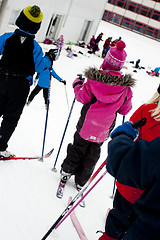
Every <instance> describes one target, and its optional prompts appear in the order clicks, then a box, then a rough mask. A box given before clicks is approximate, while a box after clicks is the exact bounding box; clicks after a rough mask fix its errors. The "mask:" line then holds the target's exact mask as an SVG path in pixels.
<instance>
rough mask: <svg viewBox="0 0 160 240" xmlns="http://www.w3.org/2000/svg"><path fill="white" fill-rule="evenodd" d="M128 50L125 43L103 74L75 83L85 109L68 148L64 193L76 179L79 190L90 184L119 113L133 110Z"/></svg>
mask: <svg viewBox="0 0 160 240" xmlns="http://www.w3.org/2000/svg"><path fill="white" fill-rule="evenodd" d="M125 46H126V45H125V43H124V42H123V41H121V42H119V43H118V44H117V45H116V47H115V48H111V49H110V50H109V51H108V53H107V55H106V57H105V59H104V61H103V64H102V69H103V70H98V69H97V68H92V67H90V68H89V69H87V70H86V71H85V77H86V78H87V80H86V82H85V81H84V80H85V79H83V80H81V79H79V78H77V79H76V80H75V81H74V82H73V88H74V93H75V97H76V99H77V101H79V102H81V103H82V104H83V107H82V110H81V116H80V118H79V121H78V123H77V131H76V132H75V134H74V142H73V144H71V143H70V144H69V145H68V148H67V156H66V158H65V159H64V161H63V163H62V165H61V171H60V172H61V189H63V188H64V186H65V184H66V182H67V181H68V180H69V178H70V177H71V176H72V175H74V176H75V184H76V187H77V190H78V189H81V188H82V187H83V186H84V185H85V184H86V182H87V181H88V179H89V178H90V176H91V174H92V173H93V171H94V168H95V165H96V163H97V161H98V159H99V157H100V149H101V146H102V144H103V142H104V141H105V140H106V139H107V138H108V136H109V134H110V131H111V129H112V128H113V127H114V124H115V120H116V115H117V113H119V114H122V115H126V114H127V113H128V112H129V111H130V110H131V108H132V104H131V99H132V90H131V87H133V86H134V84H135V80H134V79H133V78H132V77H131V76H130V75H129V74H126V75H123V74H122V72H121V71H120V70H121V69H122V68H123V65H124V63H125V59H126V56H127V54H126V52H125V50H124V48H125ZM113 59H114V61H113ZM57 194H58V197H60V198H61V197H62V196H63V194H61V191H60V192H57Z"/></svg>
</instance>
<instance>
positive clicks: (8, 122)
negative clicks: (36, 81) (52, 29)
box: [0, 5, 52, 158]
mask: <svg viewBox="0 0 160 240" xmlns="http://www.w3.org/2000/svg"><path fill="white" fill-rule="evenodd" d="M42 19H43V13H42V12H41V10H40V8H39V7H38V6H36V5H34V6H32V7H31V6H28V7H25V8H24V9H23V10H22V11H21V12H20V15H19V16H18V18H17V20H16V25H17V26H18V27H19V28H18V29H16V30H15V31H14V32H7V33H4V34H3V35H1V36H0V55H2V58H1V60H0V116H2V117H3V119H2V122H1V127H0V156H1V157H4V158H8V157H10V156H11V155H13V154H12V153H10V152H9V151H7V150H6V149H7V147H8V141H9V139H10V137H11V136H12V134H13V132H14V130H15V128H16V126H17V124H18V121H19V119H20V116H21V114H22V111H23V108H24V106H25V103H26V99H27V96H28V94H29V90H30V85H31V84H32V82H33V75H34V73H35V72H41V71H43V70H44V69H45V68H50V66H51V64H52V57H51V58H50V59H49V58H48V57H46V56H45V57H43V55H44V54H43V51H42V48H41V47H40V45H39V44H38V43H37V42H36V41H35V39H34V38H35V34H36V33H37V31H38V30H39V29H40V26H41V22H42Z"/></svg>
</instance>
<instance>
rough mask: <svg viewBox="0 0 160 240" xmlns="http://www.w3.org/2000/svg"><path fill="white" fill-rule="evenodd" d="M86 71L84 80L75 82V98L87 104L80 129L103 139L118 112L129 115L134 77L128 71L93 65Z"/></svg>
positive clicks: (88, 137)
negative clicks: (100, 68)
mask: <svg viewBox="0 0 160 240" xmlns="http://www.w3.org/2000/svg"><path fill="white" fill-rule="evenodd" d="M84 74H85V77H86V78H87V81H86V82H85V83H84V82H83V81H80V79H78V78H77V79H76V80H75V81H74V82H73V87H74V93H75V97H76V100H77V101H79V102H81V103H82V104H83V105H84V106H83V107H82V110H81V117H80V119H79V121H78V124H77V130H78V132H79V134H80V136H81V137H82V138H83V139H85V140H87V141H91V142H98V143H102V142H104V141H105V140H106V139H107V137H108V135H109V133H110V131H111V129H110V128H111V125H114V122H115V119H116V114H117V113H119V114H122V115H126V114H127V113H128V112H129V111H130V110H131V108H132V103H131V98H132V90H131V87H133V86H134V84H135V80H134V79H133V78H132V77H131V75H129V74H126V75H124V76H123V75H122V74H121V73H120V72H117V71H107V70H103V71H101V70H98V69H96V68H91V67H90V68H89V69H87V70H86V71H85V73H84ZM113 127H114V126H113ZM113 127H112V129H113Z"/></svg>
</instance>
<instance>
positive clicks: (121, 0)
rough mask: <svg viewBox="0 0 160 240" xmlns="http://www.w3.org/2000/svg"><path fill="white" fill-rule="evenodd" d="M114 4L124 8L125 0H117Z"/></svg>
mask: <svg viewBox="0 0 160 240" xmlns="http://www.w3.org/2000/svg"><path fill="white" fill-rule="evenodd" d="M116 5H117V6H118V7H121V8H125V7H126V0H117V3H116Z"/></svg>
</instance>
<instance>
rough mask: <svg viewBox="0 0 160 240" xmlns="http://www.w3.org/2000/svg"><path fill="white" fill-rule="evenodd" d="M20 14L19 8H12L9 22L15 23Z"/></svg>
mask: <svg viewBox="0 0 160 240" xmlns="http://www.w3.org/2000/svg"><path fill="white" fill-rule="evenodd" d="M18 15H19V11H17V10H12V12H11V16H10V18H9V24H11V25H15V21H16V19H17V17H18Z"/></svg>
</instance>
